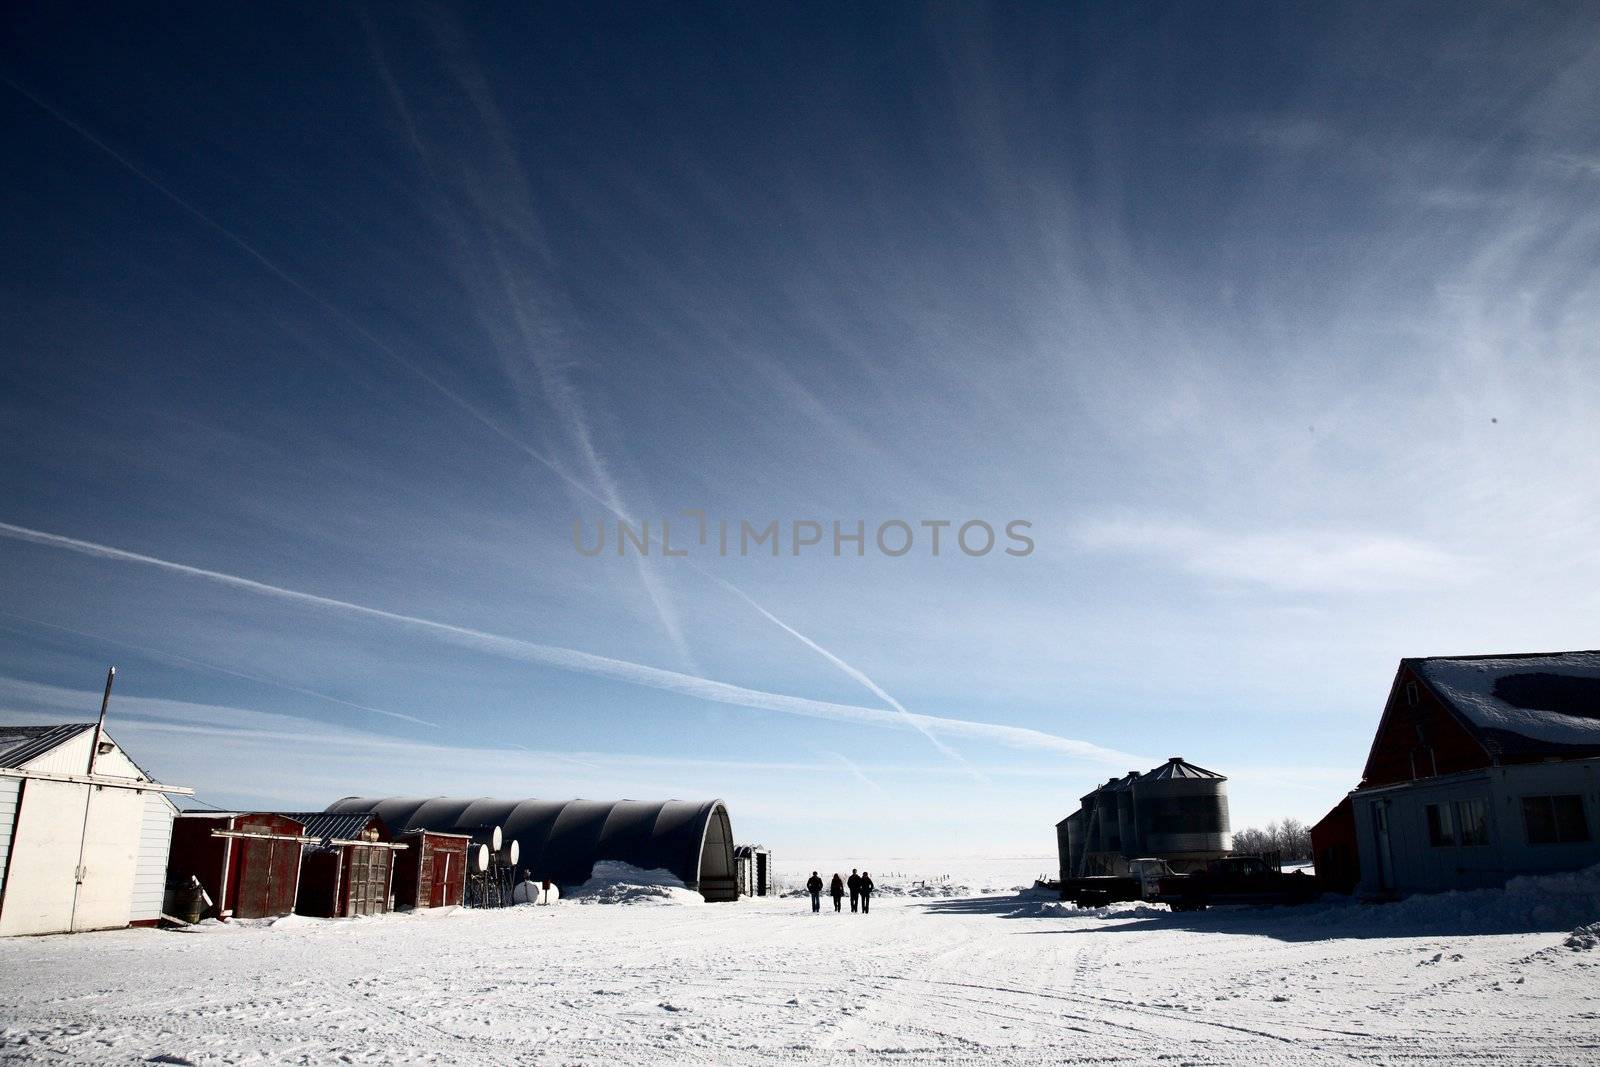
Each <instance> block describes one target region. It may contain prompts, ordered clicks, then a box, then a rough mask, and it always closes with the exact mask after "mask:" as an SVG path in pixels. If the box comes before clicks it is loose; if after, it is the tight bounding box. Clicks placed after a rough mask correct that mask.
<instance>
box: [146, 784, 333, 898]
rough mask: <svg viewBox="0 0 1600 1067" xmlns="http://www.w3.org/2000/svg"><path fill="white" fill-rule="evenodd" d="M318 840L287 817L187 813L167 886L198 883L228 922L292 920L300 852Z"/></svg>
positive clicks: (175, 835)
mask: <svg viewBox="0 0 1600 1067" xmlns="http://www.w3.org/2000/svg"><path fill="white" fill-rule="evenodd" d="M313 840H315V839H314V838H309V837H307V836H306V832H305V825H304V824H303V823H301V822H299V821H298V820H296V819H293V818H291V817H289V816H287V815H273V814H268V813H261V812H254V813H247V812H209V811H205V812H200V811H186V812H184V813H183V814H182V815H180V816H178V818H177V819H176V820H174V821H173V824H172V851H171V853H170V854H169V855H168V858H167V881H168V883H169V884H171V883H184V884H187V883H188V881H189V878H190V877H191V876H192V877H195V878H198V879H199V880H200V884H201V885H202V886H204V887H205V891H206V893H207V894H209V895H210V897H211V900H212V902H213V904H214V905H215V906H216V908H217V910H218V912H219V913H220V915H221V917H222V918H225V919H226V918H237V919H266V918H271V917H272V916H275V915H288V914H289V913H290V912H292V911H293V910H294V905H295V897H296V895H297V894H298V891H299V887H300V850H301V848H302V847H303V845H304V844H305V843H306V842H308V841H313Z"/></svg>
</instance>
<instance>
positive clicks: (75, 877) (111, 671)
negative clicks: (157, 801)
mask: <svg viewBox="0 0 1600 1067" xmlns="http://www.w3.org/2000/svg"><path fill="white" fill-rule="evenodd" d="M116 677H117V669H116V668H115V667H107V668H106V691H105V693H103V694H102V695H101V697H100V718H99V719H98V720H97V721H96V722H95V724H94V740H93V741H92V742H91V743H90V745H89V768H88V777H90V778H93V777H94V764H95V760H97V759H99V758H100V739H101V738H102V737H103V736H105V730H106V708H107V707H109V706H110V704H111V683H112V682H114V681H115V680H116ZM98 788H99V786H97V785H95V784H94V783H93V782H86V783H85V784H84V787H83V829H82V830H81V831H80V832H79V834H78V866H77V867H76V868H74V869H73V872H72V914H71V915H70V916H69V917H68V919H67V929H68V930H76V929H77V928H78V898H79V896H80V895H81V894H82V892H83V880H84V878H86V877H87V876H88V873H89V872H88V871H87V870H86V869H85V868H84V864H83V860H84V856H85V855H86V854H87V851H88V847H89V808H90V806H91V805H92V804H93V803H94V791H95V790H96V789H98Z"/></svg>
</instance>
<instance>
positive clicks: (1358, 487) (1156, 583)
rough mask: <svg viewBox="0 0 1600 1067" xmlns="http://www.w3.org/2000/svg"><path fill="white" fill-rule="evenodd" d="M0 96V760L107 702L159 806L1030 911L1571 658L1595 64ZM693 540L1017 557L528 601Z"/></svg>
mask: <svg viewBox="0 0 1600 1067" xmlns="http://www.w3.org/2000/svg"><path fill="white" fill-rule="evenodd" d="M0 75H3V76H4V79H5V81H4V82H3V83H0V136H3V138H4V142H3V143H4V144H6V146H7V151H6V152H5V153H3V155H0V243H3V247H4V248H5V256H4V257H3V259H0V314H3V321H4V323H5V328H4V331H3V337H0V523H5V524H8V526H7V527H6V536H5V537H3V538H0V612H4V614H0V635H3V636H0V698H3V700H0V706H3V707H4V708H5V710H6V712H7V714H8V715H10V716H11V717H17V716H23V717H29V716H34V717H62V716H71V717H75V718H76V717H83V716H86V715H89V714H91V713H92V711H93V705H94V700H93V696H92V693H93V691H94V690H96V689H97V686H98V683H99V680H100V673H101V671H103V667H104V664H105V663H107V662H111V661H114V662H116V663H118V664H119V665H120V666H121V667H122V669H123V672H124V674H123V679H122V681H121V682H120V683H119V690H118V692H119V699H118V702H117V704H116V705H115V714H116V715H117V717H118V718H117V721H118V727H119V729H120V731H121V733H120V736H123V739H124V741H125V743H127V744H129V746H130V748H132V749H133V750H134V752H135V754H136V756H137V757H139V758H140V759H141V760H142V761H143V762H144V763H145V764H147V765H148V766H150V767H151V768H152V769H153V770H155V771H157V772H158V773H160V774H161V775H162V776H163V777H165V778H168V779H171V780H175V781H180V782H183V783H185V784H193V785H196V786H198V787H199V788H200V789H201V793H202V795H203V796H204V797H205V798H206V799H208V800H210V801H212V802H215V803H223V804H241V805H243V804H251V805H293V806H297V807H305V806H316V805H321V804H323V803H325V802H326V801H327V800H330V799H332V798H334V797H336V796H339V795H343V794H344V793H348V792H367V791H378V792H483V793H498V794H526V795H541V796H556V795H562V796H565V795H587V796H597V797H602V796H613V795H630V796H655V795H662V794H672V795H680V796H703V795H713V794H715V795H722V796H725V797H726V798H727V799H728V800H729V801H730V803H731V804H732V806H733V812H734V818H735V821H736V824H737V832H738V833H739V835H740V836H741V837H742V838H746V839H764V840H766V841H767V843H768V844H770V845H773V846H775V847H777V848H779V849H783V850H785V851H787V852H789V853H827V854H830V855H835V856H836V855H840V854H848V853H850V852H852V851H853V850H855V851H860V852H861V853H863V854H867V853H876V854H884V853H886V852H887V853H892V854H896V855H905V854H908V853H924V854H926V853H932V852H975V851H993V850H1017V849H1026V850H1031V851H1040V852H1045V851H1048V850H1049V849H1050V848H1051V846H1052V841H1053V838H1052V834H1051V831H1050V824H1051V823H1052V822H1054V820H1055V819H1057V818H1059V817H1060V816H1061V815H1062V814H1064V813H1065V812H1066V811H1068V810H1070V809H1071V807H1072V806H1073V805H1074V803H1075V798H1076V797H1077V796H1078V795H1079V794H1081V793H1083V792H1085V791H1087V789H1088V788H1089V787H1090V786H1091V785H1093V784H1094V782H1095V781H1096V780H1100V779H1104V778H1105V777H1107V776H1108V775H1110V774H1113V773H1120V772H1121V771H1124V770H1127V769H1130V768H1132V767H1138V766H1141V764H1140V763H1138V762H1136V761H1138V760H1149V761H1150V762H1152V763H1153V762H1155V761H1157V760H1159V759H1162V758H1164V757H1166V756H1168V755H1173V754H1179V753H1181V754H1183V755H1185V756H1187V757H1189V758H1190V759H1192V760H1194V761H1195V762H1198V763H1200V764H1202V765H1205V766H1210V767H1213V768H1215V769H1217V770H1220V771H1223V772H1224V773H1228V774H1230V775H1232V776H1233V777H1234V785H1233V789H1234V806H1235V811H1236V815H1238V816H1239V818H1240V821H1242V822H1248V821H1257V822H1259V821H1264V820H1265V819H1266V818H1270V817H1274V816H1279V815H1285V814H1287V815H1295V816H1298V817H1301V818H1305V819H1311V818H1315V817H1316V816H1318V815H1320V814H1321V812H1322V811H1323V810H1325V809H1326V808H1327V807H1328V806H1330V805H1331V804H1332V803H1333V802H1334V801H1335V800H1336V799H1337V798H1338V797H1339V796H1340V794H1341V793H1342V791H1343V790H1344V789H1345V788H1347V787H1348V786H1350V785H1352V784H1353V783H1354V779H1355V777H1356V776H1357V775H1358V773H1359V767H1360V763H1361V759H1362V756H1363V755H1364V753H1365V749H1366V746H1367V743H1368V741H1369V740H1370V735H1371V730H1372V728H1373V726H1374V724H1375V721H1376V717H1377V714H1378V711H1379V709H1380V707H1381V704H1382V701H1383V698H1384V696H1385V693H1386V689H1387V684H1388V681H1389V678H1390V676H1391V675H1392V672H1393V669H1394V665H1395V662H1396V661H1397V660H1398V659H1399V658H1400V657H1401V656H1405V655H1424V654H1431V653H1464V652H1487V651H1523V650H1545V649H1555V648H1571V647H1585V648H1592V647H1594V646H1595V645H1596V644H1597V643H1600V642H1597V640H1596V636H1595V632H1594V619H1595V618H1596V609H1597V607H1600V603H1597V602H1600V594H1597V593H1596V590H1597V589H1600V582H1597V581H1596V579H1597V578H1600V552H1597V551H1596V548H1595V545H1596V544H1600V538H1597V534H1600V529H1597V526H1600V521H1597V515H1600V511H1597V505H1600V490H1597V488H1596V487H1597V486H1600V417H1597V416H1600V361H1597V357H1600V353H1597V344H1600V342H1597V337H1600V333H1597V327H1600V312H1597V309H1600V125H1597V124H1596V123H1595V121H1594V116H1595V115H1596V114H1597V113H1600V13H1597V11H1596V9H1595V8H1594V7H1593V6H1591V5H1583V4H1569V5H1561V4H1544V5H1535V6H1530V5H1520V4H1519V5H1475V4H1448V5H1446V4H1424V5H1391V4H1372V5H1292V4H1244V5H1171V4H1158V5H1130V4H1104V5H1101V4H1075V5H1062V4H1048V5H1035V6H1028V5H1006V6H1004V7H997V8H994V9H988V8H985V7H982V6H979V5H943V6H931V5H928V6H913V5H876V6H875V5H839V6H832V7H830V6H822V5H806V6H803V7H791V8H782V7H777V6H773V5H742V6H737V7H730V8H727V9H716V8H699V9H696V10H693V11H689V12H685V11H683V10H680V9H677V8H674V7H668V6H662V7H653V8H652V7H645V6H641V5H626V6H621V7H617V8H614V9H609V10H608V9H605V8H602V7H598V6H595V5H573V6H571V7H549V6H530V5H521V4H515V5H478V4H474V5H462V6H460V7H459V8H455V9H452V8H450V7H433V8H424V7H420V6H411V5H371V6H356V5H304V6H292V5H270V6H269V5H260V6H255V7H251V6H246V5H229V6H226V7H218V6H217V5H210V4H205V5H198V4H197V5H183V4H179V5H164V6H163V7H162V8H161V10H159V11H144V10H140V11H133V10H128V9H115V8H111V7H109V6H95V5H82V6H80V5H72V4H24V5H12V6H10V7H8V9H7V12H6V14H5V16H4V36H3V38H0ZM683 508H704V509H706V510H708V511H709V512H710V513H711V514H712V515H713V516H714V517H716V516H723V517H727V518H730V519H732V520H734V521H735V522H737V520H739V519H740V518H748V519H750V520H752V521H756V522H760V523H764V522H766V521H768V520H771V519H778V520H781V521H784V522H788V521H791V520H794V519H817V520H821V521H822V522H823V523H825V524H826V523H830V522H831V521H832V520H834V519H838V520H841V521H843V522H845V523H847V524H849V525H853V524H854V522H855V521H856V520H858V519H859V520H863V521H865V522H866V523H867V524H868V527H869V530H870V529H871V528H872V527H873V526H875V525H876V524H877V523H879V522H882V521H884V520H886V519H891V518H903V519H906V520H908V521H910V522H912V523H916V522H917V521H919V520H923V519H948V520H953V521H954V522H956V523H959V522H961V521H964V520H966V519H970V518H983V519H986V520H988V521H991V522H993V523H995V524H996V525H1003V524H1004V523H1005V522H1006V521H1009V520H1011V519H1015V518H1021V519H1027V520H1029V521H1031V522H1032V523H1033V528H1032V535H1033V537H1034V539H1035V542H1036V544H1037V549H1036V551H1035V552H1034V553H1033V554H1032V555H1030V556H1027V557H1025V558H1014V557H1007V556H1004V555H1002V554H1000V553H998V552H996V553H992V554H991V555H989V556H985V557H983V558H981V559H975V558H967V557H965V556H962V555H960V554H959V553H951V552H949V551H948V549H947V551H946V553H945V554H943V555H941V556H940V557H939V558H933V557H931V556H930V555H928V554H927V552H926V550H925V544H923V545H919V546H918V548H917V550H915V551H913V552H912V554H910V555H908V556H907V557H905V558H902V559H887V558H884V557H882V556H881V555H878V554H877V553H876V552H871V553H869V555H868V556H867V557H866V558H864V559H854V558H844V559H835V558H833V557H832V556H831V555H830V554H825V553H824V554H816V553H812V554H807V555H803V556H801V557H799V558H796V557H793V556H792V555H788V554H785V555H784V556H782V557H780V558H779V559H776V560H774V559H771V558H748V559H720V558H717V557H716V556H715V555H711V554H707V553H705V552H703V551H702V552H699V553H697V554H695V555H693V556H691V558H690V559H689V560H687V561H683V560H676V559H660V558H658V557H653V558H651V559H650V560H647V561H644V562H642V563H641V562H640V561H638V560H635V559H618V558H617V557H616V556H615V555H614V554H611V553H607V554H605V555H603V556H601V557H599V558H595V559H587V558H584V557H582V556H580V555H578V553H576V552H575V551H574V550H573V548H572V545H571V527H572V523H573V521H574V520H575V519H583V520H585V521H587V522H588V523H590V524H591V525H592V524H593V523H594V522H596V521H599V520H601V519H607V518H612V519H613V521H614V518H613V516H614V513H617V512H620V513H622V514H626V515H629V516H631V517H634V518H636V519H643V518H652V519H655V520H657V521H659V519H660V517H661V516H663V515H669V516H675V515H677V514H678V512H679V510H680V509H683ZM27 531H35V532H36V533H29V532H27ZM682 532H683V531H681V530H679V529H677V528H675V539H676V536H677V535H679V534H681V533H682ZM39 533H43V534H50V535H58V536H61V537H66V538H71V539H74V542H75V543H73V544H67V543H62V542H54V543H45V542H44V541H43V540H42V539H41V538H40V537H39V536H38V534H39ZM947 536H948V535H947ZM91 545H97V546H108V547H110V548H112V549H116V550H119V551H121V552H123V553H136V554H140V555H143V556H149V557H154V558H156V559H158V560H162V561H167V562H169V563H173V564H181V565H184V566H188V567H195V568H202V569H204V570H208V571H212V572H217V573H218V574H221V575H226V576H235V577H237V578H243V579H248V580H251V581H255V582H260V583H265V584H267V585H270V586H273V587H277V588H278V589H280V590H287V591H290V592H289V593H283V592H272V591H270V590H261V589H250V588H246V587H244V586H242V585H240V584H239V583H238V582H231V583H230V582H229V581H226V580H224V579H218V578H214V577H205V576H196V575H194V574H184V573H182V572H179V571H177V570H175V569H173V568H172V567H167V566H161V565H158V564H151V563H147V562H141V561H139V560H134V559H131V558H128V557H126V556H122V557H116V556H107V554H106V553H104V552H100V551H99V550H98V549H94V548H92V547H88V546H91ZM96 553H98V554H96ZM295 593H304V594H310V595H312V596H317V597H324V598H331V599H333V600H337V601H341V602H344V606H341V605H330V604H325V603H324V604H318V603H314V602H312V601H310V600H307V599H305V598H304V597H300V598H296V597H295V596H294V595H292V594H295ZM349 605H356V606H358V607H359V608H371V609H377V610H378V611H382V612H389V613H391V615H398V616H405V617H407V618H405V619H396V618H392V617H390V618H385V617H380V616H378V615H375V614H373V613H371V612H363V611H361V610H358V608H353V607H351V606H349ZM419 620H420V621H419ZM430 623H436V624H443V625H444V626H446V627H457V628H460V629H458V630H448V629H441V628H439V627H437V626H432V627H430V626H429V625H428V624H430ZM462 630H467V631H472V633H471V634H467V633H463V632H461V631H462ZM497 638H506V639H510V640H509V641H497V640H495V639H497ZM552 649H556V650H562V649H565V650H574V651H576V652H578V653H587V654H591V655H593V656H598V657H605V660H604V661H603V662H602V661H596V660H585V659H583V658H582V657H574V656H571V655H569V654H568V653H566V652H562V651H552ZM651 669H654V670H655V671H656V672H657V673H651ZM660 671H669V672H675V674H674V675H673V676H671V677H668V676H666V675H662V674H660V673H659V672H660ZM699 679H705V680H708V682H701V681H698V680H699ZM711 683H726V684H727V685H731V686H737V687H741V690H740V691H739V692H732V691H729V690H727V689H721V690H719V689H717V688H716V687H715V685H714V684H711ZM772 694H777V695H778V697H777V698H774V697H772V696H771V695H772ZM708 698H710V699H708ZM779 698H799V699H798V701H792V700H791V701H788V702H787V703H785V701H784V700H783V699H779ZM778 704H781V705H783V707H782V708H775V707H774V705H778ZM896 705H898V706H899V708H903V709H905V713H902V711H900V710H899V708H897V707H896ZM785 709H786V710H785ZM852 709H856V710H852ZM859 709H866V710H864V711H863V710H859ZM916 716H933V717H936V718H937V720H939V721H931V720H921V719H916V718H915V717H916ZM414 720H423V722H417V721H414ZM973 724H979V725H973ZM994 727H1006V728H1014V729H1013V730H1012V732H1009V733H1008V732H1006V731H1005V730H1002V729H995V728H994ZM1017 731H1033V733H1022V732H1017ZM1074 742H1078V743H1080V744H1074ZM1144 765H1148V764H1144ZM863 812H865V813H870V817H863V816H862V815H861V814H860V813H863Z"/></svg>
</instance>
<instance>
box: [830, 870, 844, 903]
mask: <svg viewBox="0 0 1600 1067" xmlns="http://www.w3.org/2000/svg"><path fill="white" fill-rule="evenodd" d="M828 894H829V895H830V896H832V897H833V899H835V900H838V899H839V898H840V897H842V896H844V879H843V878H840V877H839V876H838V875H837V874H836V875H834V876H833V885H831V886H829V887H828Z"/></svg>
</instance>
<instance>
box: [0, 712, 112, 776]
mask: <svg viewBox="0 0 1600 1067" xmlns="http://www.w3.org/2000/svg"><path fill="white" fill-rule="evenodd" d="M93 729H94V723H92V722H69V723H63V724H61V725H59V726H0V767H20V766H22V765H23V764H24V763H27V762H28V761H29V760H33V759H37V758H38V757H40V756H42V755H44V754H45V753H46V752H49V751H50V750H51V749H52V748H55V747H56V746H58V745H62V744H65V743H66V742H68V741H70V740H72V739H73V738H74V737H77V736H78V735H79V734H81V733H83V731H85V730H93Z"/></svg>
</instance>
